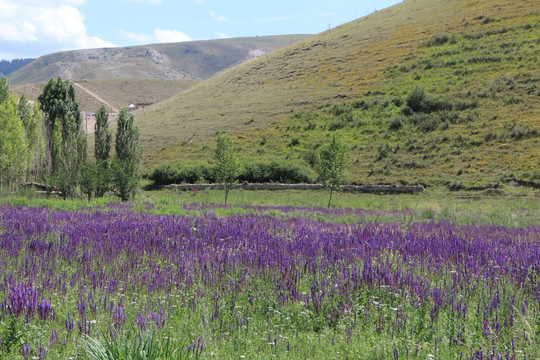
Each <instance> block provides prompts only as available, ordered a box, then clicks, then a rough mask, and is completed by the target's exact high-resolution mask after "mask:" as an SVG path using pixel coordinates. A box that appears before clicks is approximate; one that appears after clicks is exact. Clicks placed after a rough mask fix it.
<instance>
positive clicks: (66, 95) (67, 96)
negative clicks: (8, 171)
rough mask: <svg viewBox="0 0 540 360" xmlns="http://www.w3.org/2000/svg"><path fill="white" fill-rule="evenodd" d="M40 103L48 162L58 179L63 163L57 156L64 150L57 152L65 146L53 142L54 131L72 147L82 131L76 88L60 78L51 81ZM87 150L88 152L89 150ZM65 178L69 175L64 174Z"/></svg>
mask: <svg viewBox="0 0 540 360" xmlns="http://www.w3.org/2000/svg"><path fill="white" fill-rule="evenodd" d="M38 101H39V104H40V109H41V110H42V111H43V113H44V115H45V128H46V129H47V131H46V136H47V142H46V144H47V152H48V159H50V161H51V163H50V164H49V173H50V174H52V175H55V176H56V175H58V173H57V172H59V171H61V169H62V165H60V164H59V163H58V161H60V159H59V157H58V156H55V155H58V154H61V153H63V152H64V150H63V149H58V148H55V147H58V146H60V147H63V145H62V144H60V143H59V142H58V141H56V142H55V141H53V133H54V131H55V129H61V135H62V143H63V142H72V143H73V141H74V137H78V136H79V134H80V132H81V129H82V114H81V108H80V105H79V102H78V101H77V96H76V91H75V86H74V85H73V83H72V82H71V81H70V80H68V79H66V80H63V79H62V77H60V76H59V77H58V78H57V79H54V78H51V79H50V80H49V82H48V83H47V84H46V85H45V87H44V88H43V91H42V92H41V94H40V95H39V97H38ZM57 123H58V124H57ZM57 140H58V139H57ZM72 145H73V144H70V145H68V146H70V147H72V150H75V149H76V150H77V151H78V150H82V148H79V147H73V146H72ZM84 150H85V151H86V149H84ZM73 157H74V158H81V157H82V154H76V155H73ZM68 162H69V160H68ZM64 175H66V173H65V172H64ZM62 182H66V183H69V182H71V180H69V179H65V180H62Z"/></svg>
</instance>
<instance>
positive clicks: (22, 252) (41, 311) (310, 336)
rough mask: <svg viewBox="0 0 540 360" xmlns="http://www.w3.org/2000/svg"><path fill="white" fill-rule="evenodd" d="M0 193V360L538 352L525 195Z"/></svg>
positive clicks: (531, 200)
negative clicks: (91, 197) (225, 201)
mask: <svg viewBox="0 0 540 360" xmlns="http://www.w3.org/2000/svg"><path fill="white" fill-rule="evenodd" d="M509 191H510V190H509ZM3 195H5V196H3V197H2V200H1V201H0V203H1V205H0V253H1V256H0V259H1V263H0V268H1V270H2V271H1V273H0V279H1V281H0V299H3V300H2V302H1V305H0V307H1V309H2V312H1V321H0V334H1V339H2V342H1V347H0V350H1V355H0V358H6V359H30V358H38V359H69V358H71V359H189V358H201V359H207V358H216V359H233V358H246V359H268V358H291V359H308V358H309V359H336V358H342V359H346V358H351V359H352V358H354V359H357V358H361V359H408V358H411V359H426V358H430V359H536V358H538V356H540V343H539V337H538V334H539V332H540V292H539V290H540V262H539V259H540V241H539V240H540V227H539V223H538V217H537V214H538V210H539V206H538V197H537V193H534V192H530V193H523V192H522V190H519V192H518V191H517V190H516V192H514V193H512V192H510V193H508V194H507V195H506V196H504V195H501V194H492V195H489V194H485V193H479V194H465V193H459V194H448V193H444V192H437V191H436V190H430V191H428V192H427V194H421V195H396V196H388V195H385V196H380V195H365V194H338V195H337V196H336V205H338V206H339V207H338V208H334V209H325V208H321V207H320V205H321V204H325V199H326V196H327V194H326V193H325V192H317V191H315V192H309V193H305V192H304V193H301V192H273V193H270V192H268V193H264V192H262V193H257V194H255V192H248V191H233V192H231V195H230V205H229V206H223V205H220V203H221V200H222V196H223V194H222V192H217V191H216V192H214V191H210V192H185V193H176V192H166V191H153V192H152V191H150V192H144V193H142V194H140V195H139V197H138V199H137V201H135V202H133V203H123V204H118V203H115V202H114V201H113V199H112V198H105V199H98V200H95V201H93V202H91V203H88V202H85V201H79V200H69V201H60V200H55V199H46V198H40V197H36V196H35V195H30V194H28V195H7V194H3ZM255 199H258V202H257V201H255ZM441 204H444V205H441ZM291 205H294V206H291ZM535 214H536V215H535Z"/></svg>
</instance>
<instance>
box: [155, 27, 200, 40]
mask: <svg viewBox="0 0 540 360" xmlns="http://www.w3.org/2000/svg"><path fill="white" fill-rule="evenodd" d="M154 34H155V36H156V41H157V42H159V43H167V42H183V41H191V40H192V39H191V38H190V37H189V36H188V35H186V34H184V33H183V32H181V31H177V30H162V29H156V30H154Z"/></svg>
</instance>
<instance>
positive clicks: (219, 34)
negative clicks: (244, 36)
mask: <svg viewBox="0 0 540 360" xmlns="http://www.w3.org/2000/svg"><path fill="white" fill-rule="evenodd" d="M216 35H217V37H218V38H219V39H229V38H230V36H229V35H227V34H225V33H217V34H216Z"/></svg>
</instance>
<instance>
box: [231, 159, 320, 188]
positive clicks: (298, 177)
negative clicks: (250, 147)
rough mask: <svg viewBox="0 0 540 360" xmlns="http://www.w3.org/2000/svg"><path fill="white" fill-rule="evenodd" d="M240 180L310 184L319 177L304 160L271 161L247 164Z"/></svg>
mask: <svg viewBox="0 0 540 360" xmlns="http://www.w3.org/2000/svg"><path fill="white" fill-rule="evenodd" d="M238 180H239V181H241V182H250V183H277V182H279V183H287V184H299V183H308V184H310V183H314V182H315V181H316V180H317V179H316V177H315V175H314V173H313V170H312V169H311V168H310V167H309V166H308V164H306V163H305V162H303V161H280V162H277V161H271V162H253V163H247V164H245V166H244V171H243V172H242V173H241V174H240V176H239V177H238Z"/></svg>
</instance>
